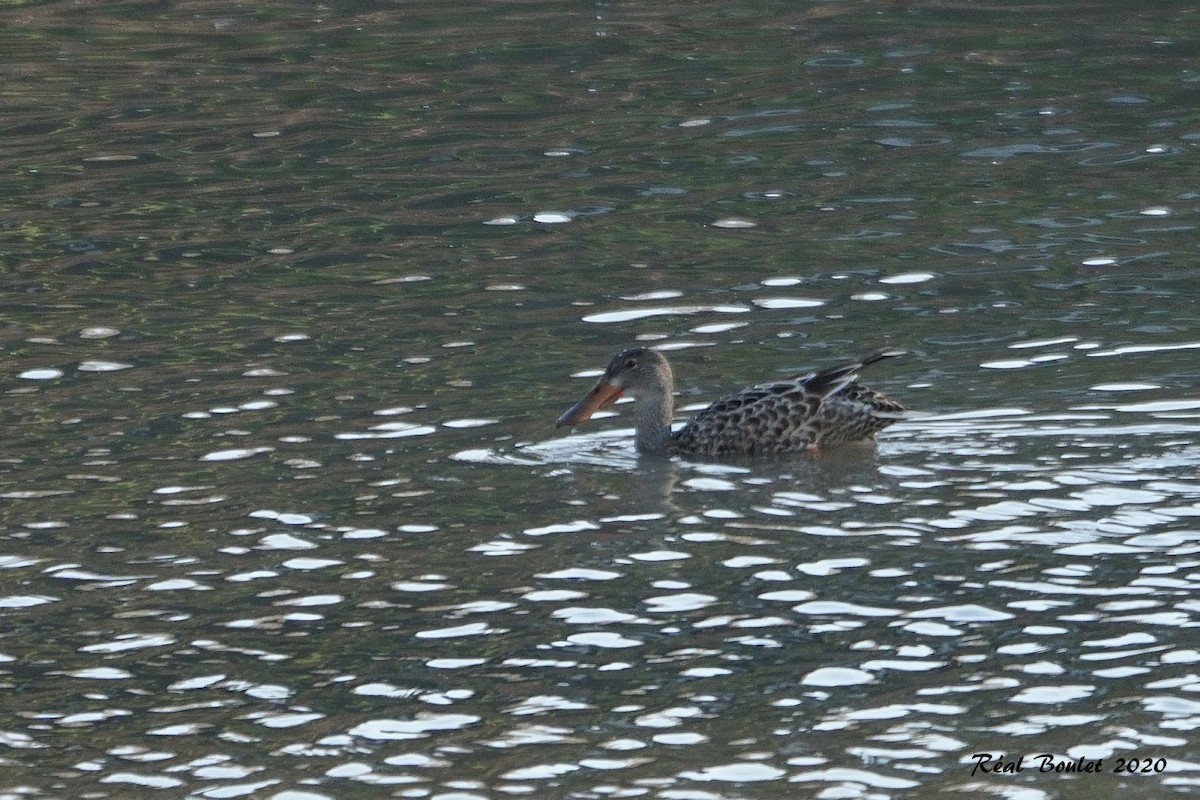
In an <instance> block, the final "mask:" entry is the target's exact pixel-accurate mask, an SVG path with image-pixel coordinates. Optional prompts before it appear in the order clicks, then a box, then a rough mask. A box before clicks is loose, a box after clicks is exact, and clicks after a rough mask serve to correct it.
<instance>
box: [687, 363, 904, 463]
mask: <svg viewBox="0 0 1200 800" xmlns="http://www.w3.org/2000/svg"><path fill="white" fill-rule="evenodd" d="M814 377H820V378H823V379H824V381H823V384H822V386H821V387H820V388H821V389H822V390H825V391H830V392H831V393H830V394H827V395H822V394H818V393H816V392H813V391H812V390H811V389H810V387H809V383H810V381H812V379H813V378H814ZM904 410H905V409H904V407H903V406H902V405H900V404H899V403H897V402H896V401H895V400H892V399H891V398H889V397H887V396H886V395H884V394H882V393H880V392H877V391H875V390H873V389H870V388H868V387H866V386H863V385H862V384H860V383H857V382H856V381H854V380H853V376H852V374H851V373H849V372H848V373H844V374H842V375H838V376H835V377H834V379H833V380H829V379H828V376H827V375H826V373H818V374H817V375H815V376H814V375H805V376H802V377H800V378H796V379H795V380H791V381H781V382H779V383H771V384H765V385H763V386H755V387H752V388H750V389H745V390H743V391H741V392H738V393H737V394H732V395H729V396H728V397H723V398H721V399H720V400H718V401H717V402H715V403H713V404H712V405H711V406H709V407H708V408H706V409H704V410H703V411H701V412H700V413H699V414H697V415H696V417H695V418H694V419H692V420H691V421H690V422H689V423H688V424H687V425H686V426H685V427H683V428H682V429H681V430H679V431H678V432H677V433H676V434H675V435H674V443H673V444H674V448H673V449H674V450H675V451H676V452H680V453H690V454H693V455H702V456H728V455H754V454H757V453H793V452H802V451H805V450H807V449H809V448H810V447H812V446H814V445H816V446H819V447H833V446H836V445H839V444H846V443H849V442H855V441H862V440H868V439H871V438H873V437H874V436H875V434H876V433H878V432H879V431H881V430H882V429H884V428H886V427H887V426H888V425H891V424H892V423H894V422H895V421H896V419H897V418H898V417H899V416H900V415H901V414H902V413H903V412H904Z"/></svg>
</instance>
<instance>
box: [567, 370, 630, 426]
mask: <svg viewBox="0 0 1200 800" xmlns="http://www.w3.org/2000/svg"><path fill="white" fill-rule="evenodd" d="M620 396H621V388H620V387H619V386H613V385H612V384H611V383H609V382H608V381H607V380H606V379H604V378H601V379H600V382H599V383H597V384H596V386H595V388H593V389H592V390H591V391H590V392H588V393H587V395H586V396H585V397H584V398H583V399H582V400H580V401H579V402H578V403H576V404H575V405H573V406H571V407H570V408H568V409H567V413H565V414H563V415H562V416H561V417H559V418H558V422H556V423H554V426H555V427H556V428H561V427H563V426H564V425H578V424H579V423H581V422H587V421H588V420H589V419H591V418H592V414H595V413H596V412H597V411H599V410H601V409H604V408H608V407H609V406H611V405H612V404H613V403H615V402H617V398H619V397H620Z"/></svg>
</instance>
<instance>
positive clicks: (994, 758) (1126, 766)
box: [971, 753, 1167, 775]
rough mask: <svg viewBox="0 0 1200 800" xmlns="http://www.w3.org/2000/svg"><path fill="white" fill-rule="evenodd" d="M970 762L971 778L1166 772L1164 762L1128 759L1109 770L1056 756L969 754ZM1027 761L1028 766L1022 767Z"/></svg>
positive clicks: (1100, 763) (1095, 762) (1096, 762)
mask: <svg viewBox="0 0 1200 800" xmlns="http://www.w3.org/2000/svg"><path fill="white" fill-rule="evenodd" d="M971 759H972V760H973V761H974V762H975V765H974V766H973V767H971V774H972V775H977V774H981V773H982V774H985V775H990V774H993V773H1000V774H1004V773H1008V774H1015V773H1018V772H1024V771H1025V770H1027V769H1036V770H1037V771H1038V772H1059V773H1062V772H1076V773H1080V772H1125V773H1147V774H1153V773H1156V772H1162V771H1163V770H1164V769H1166V768H1167V760H1166V759H1165V758H1129V757H1125V756H1122V757H1118V758H1115V759H1112V760H1111V761H1110V764H1111V767H1110V766H1109V765H1106V764H1105V763H1104V759H1103V758H1083V757H1082V756H1080V757H1079V758H1070V759H1068V758H1060V757H1059V756H1055V755H1052V754H1050V753H1040V754H1039V755H1036V756H1017V757H1016V758H1007V757H1005V756H1004V754H1002V753H1001V754H993V753H972V754H971ZM1026 759H1028V761H1029V763H1026Z"/></svg>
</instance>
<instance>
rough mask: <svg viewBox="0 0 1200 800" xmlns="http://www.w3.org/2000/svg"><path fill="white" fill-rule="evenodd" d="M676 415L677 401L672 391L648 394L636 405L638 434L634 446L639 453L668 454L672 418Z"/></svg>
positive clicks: (665, 389)
mask: <svg viewBox="0 0 1200 800" xmlns="http://www.w3.org/2000/svg"><path fill="white" fill-rule="evenodd" d="M674 413H675V400H674V398H672V397H671V390H670V389H669V388H665V387H664V388H663V390H661V391H653V392H647V393H646V394H645V395H643V396H642V397H639V398H638V399H637V402H636V403H635V404H634V422H635V425H636V433H635V434H634V444H635V445H637V449H638V452H640V453H649V454H662V453H666V452H667V450H668V449H669V447H670V444H671V418H672V417H673V416H674Z"/></svg>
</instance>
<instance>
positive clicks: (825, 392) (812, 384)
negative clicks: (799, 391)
mask: <svg viewBox="0 0 1200 800" xmlns="http://www.w3.org/2000/svg"><path fill="white" fill-rule="evenodd" d="M907 353H908V351H907V350H899V349H897V348H894V347H885V348H884V349H882V350H876V351H875V352H874V353H871V354H870V355H866V356H863V357H862V358H860V359H858V360H857V361H849V362H847V363H845V364H839V365H838V366H836V367H830V368H829V369H823V370H821V371H820V372H816V373H813V374H812V375H810V376H809V377H806V378H805V379H804V381H803V383H804V388H805V389H807V390H808V391H810V392H812V393H813V394H817V395H820V396H821V397H831V396H832V395H835V394H837V393H838V392H840V391H842V390H843V389H845V388H846V387H847V386H849V385H850V384H852V383H854V381H856V380H857V379H858V373H859V372H861V371H862V369H863V367H867V366H870V365H871V364H874V363H875V362H876V361H883V360H884V359H885V358H896V357H897V356H903V355H907Z"/></svg>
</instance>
